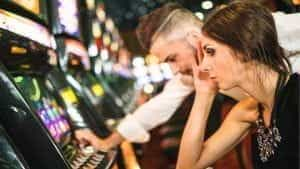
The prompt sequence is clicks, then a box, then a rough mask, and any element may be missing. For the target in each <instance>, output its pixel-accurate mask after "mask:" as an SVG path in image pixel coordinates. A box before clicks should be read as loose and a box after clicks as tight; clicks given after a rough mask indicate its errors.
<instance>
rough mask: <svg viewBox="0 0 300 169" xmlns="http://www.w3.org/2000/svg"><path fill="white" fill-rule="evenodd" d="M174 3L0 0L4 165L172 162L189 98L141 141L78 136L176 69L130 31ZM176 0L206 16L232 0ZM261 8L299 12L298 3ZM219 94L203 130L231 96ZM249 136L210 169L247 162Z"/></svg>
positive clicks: (285, 0)
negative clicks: (105, 142) (98, 143)
mask: <svg viewBox="0 0 300 169" xmlns="http://www.w3.org/2000/svg"><path fill="white" fill-rule="evenodd" d="M171 1H172V2H174V0H0V169H54V168H56V169H174V168H175V166H176V160H177V156H178V150H179V144H180V138H181V135H182V132H183V129H184V126H185V123H186V121H187V118H188V113H189V111H190V109H191V106H192V100H193V97H194V96H193V95H190V96H188V97H187V98H186V99H185V101H184V102H183V104H182V106H181V107H179V108H178V109H177V110H176V112H175V114H174V115H173V116H172V118H171V119H170V120H168V121H167V122H166V123H164V124H162V125H160V126H158V127H156V128H154V129H153V130H151V132H150V134H151V139H150V140H149V141H148V142H146V143H134V142H130V141H123V142H122V144H120V145H119V146H116V147H114V148H111V149H109V150H105V151H104V150H103V151H102V150H101V149H98V148H96V147H94V146H93V145H92V144H89V143H88V142H87V141H82V140H80V139H78V138H77V135H78V133H79V132H81V131H83V132H82V133H81V134H83V135H85V134H86V135H89V134H90V135H93V136H96V137H99V138H101V139H105V138H106V137H109V135H110V134H111V133H112V132H113V131H115V129H116V127H117V126H118V124H119V123H120V122H121V121H122V119H123V118H124V117H125V116H127V115H128V114H131V113H133V112H134V111H135V110H136V109H137V108H139V106H141V105H142V104H143V103H145V102H147V101H148V100H149V99H151V98H152V97H154V96H156V95H157V94H159V93H160V92H161V91H162V89H163V87H164V85H165V84H166V82H168V81H169V80H170V79H171V78H172V77H173V76H174V74H173V73H172V70H171V67H170V66H169V65H168V63H160V61H159V59H158V58H157V57H156V56H154V55H151V54H149V53H148V51H145V50H144V49H142V47H141V46H140V45H139V43H138V40H137V38H136V35H135V29H136V27H137V24H138V21H139V18H140V17H141V16H143V15H145V14H147V13H149V12H151V11H152V10H154V9H156V8H158V7H160V6H162V5H163V4H165V3H167V2H171ZM177 2H178V3H180V4H181V5H183V6H184V7H186V8H188V9H189V10H191V11H192V12H193V13H194V14H195V15H196V16H197V17H198V18H199V19H200V20H203V19H205V17H206V16H207V15H208V14H209V13H210V12H211V11H212V10H213V9H214V8H216V7H218V6H220V5H222V4H226V3H228V2H229V0H177ZM265 5H266V6H268V7H269V8H270V9H271V10H273V11H283V12H286V13H296V12H299V11H300V8H299V7H300V1H297V0H274V1H273V0H266V2H265ZM299 23H300V22H299ZM299 31H300V30H299ZM299 34H300V32H299ZM299 51H300V50H299ZM299 58H300V57H299ZM293 61H294V62H297V61H298V63H299V64H297V65H299V66H298V67H300V59H297V58H293ZM297 70H298V71H300V69H299V68H298V69H297ZM222 101H223V103H224V104H223V105H222V106H220V109H219V111H218V112H219V113H218V114H216V115H214V116H213V117H210V118H211V119H210V121H211V122H209V127H208V131H207V135H210V134H211V133H213V132H214V131H215V130H216V129H217V128H218V126H219V124H220V122H221V121H222V120H223V119H224V117H225V116H226V113H227V112H228V111H229V110H230V109H231V108H232V106H233V105H234V104H235V103H236V102H235V101H234V100H233V99H230V98H224V99H223V100H222ZM158 106H159V105H158ZM150 113H154V112H150ZM78 131H79V132H78ZM91 133H92V134H91ZM249 140H250V138H249V139H245V141H244V142H242V143H241V144H240V145H238V146H237V148H235V149H234V150H232V152H230V153H229V154H228V155H226V156H225V157H223V158H222V159H221V160H218V161H217V162H216V163H215V164H214V165H213V166H212V168H214V169H221V168H222V169H229V168H230V169H251V163H250V161H249V158H250V157H249V154H250V153H251V152H250V148H249Z"/></svg>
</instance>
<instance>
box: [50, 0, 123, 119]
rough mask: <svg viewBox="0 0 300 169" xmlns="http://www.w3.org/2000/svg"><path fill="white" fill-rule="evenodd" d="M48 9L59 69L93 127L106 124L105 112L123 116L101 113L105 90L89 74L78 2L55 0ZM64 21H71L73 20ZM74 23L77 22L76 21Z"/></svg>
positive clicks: (104, 105)
mask: <svg viewBox="0 0 300 169" xmlns="http://www.w3.org/2000/svg"><path fill="white" fill-rule="evenodd" d="M51 5H52V8H51V9H52V17H51V19H52V23H54V24H53V25H52V27H53V32H55V33H56V41H57V45H58V50H57V52H58V54H59V67H60V69H61V70H62V71H63V72H64V75H65V76H66V79H67V80H68V82H69V84H70V85H71V86H72V88H73V89H74V90H75V91H76V94H77V95H79V96H81V97H82V98H84V99H82V100H83V101H84V102H85V104H86V105H88V107H89V108H90V110H91V112H92V113H91V115H92V116H93V117H94V119H96V123H98V124H99V123H105V121H106V118H105V114H104V113H105V112H106V114H108V115H112V116H113V118H118V116H120V114H122V113H123V112H121V109H120V110H119V112H121V113H108V111H103V108H104V107H107V106H106V104H104V102H103V96H104V95H105V90H104V88H103V86H102V84H101V83H99V82H98V81H97V79H96V78H95V77H94V75H93V74H92V73H91V71H90V68H91V65H90V58H89V55H88V51H87V50H86V48H85V47H84V45H83V42H82V41H81V39H82V37H81V34H80V32H81V30H80V27H79V10H78V9H79V8H78V2H77V1H76V0H71V1H68V2H67V1H62V0H55V1H52V3H51ZM64 6H68V7H67V8H68V10H61V9H62V8H63V7H64ZM69 8H70V9H69ZM54 16H58V17H57V18H56V17H54ZM66 18H72V20H70V19H66ZM75 19H77V20H76V21H75ZM113 109H116V107H113Z"/></svg>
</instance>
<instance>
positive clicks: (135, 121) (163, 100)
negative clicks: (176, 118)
mask: <svg viewBox="0 0 300 169" xmlns="http://www.w3.org/2000/svg"><path fill="white" fill-rule="evenodd" d="M180 79H181V75H176V76H175V77H174V78H173V79H172V80H170V81H169V82H168V83H167V84H166V86H165V88H164V90H163V91H162V92H161V93H160V94H158V95H157V96H155V97H153V98H152V99H150V100H149V101H148V102H146V103H145V104H143V105H142V106H140V107H139V108H138V109H137V110H136V111H135V112H133V113H132V114H129V115H127V116H126V117H125V118H124V119H123V120H122V121H121V122H120V124H119V125H118V127H117V131H118V132H119V133H120V134H121V135H122V136H123V137H124V138H126V139H127V140H128V141H131V142H137V143H143V142H147V141H149V139H150V134H149V132H148V131H149V130H151V129H152V128H155V127H157V126H158V125H160V124H162V123H164V122H166V121H167V120H169V119H170V118H171V116H172V115H173V114H174V113H175V111H176V109H177V108H178V107H179V106H180V105H181V103H182V102H183V100H184V99H185V98H186V97H187V96H188V95H189V94H190V93H191V92H192V91H193V90H194V89H193V87H191V86H187V85H184V84H183V83H182V82H181V80H180Z"/></svg>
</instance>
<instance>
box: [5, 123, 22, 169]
mask: <svg viewBox="0 0 300 169" xmlns="http://www.w3.org/2000/svg"><path fill="white" fill-rule="evenodd" d="M0 168H1V169H25V167H24V166H23V164H22V162H21V161H20V160H19V158H18V157H17V155H16V152H15V151H14V149H13V148H12V146H11V144H10V142H9V140H8V139H7V137H6V135H5V133H4V131H3V130H2V128H1V127H0Z"/></svg>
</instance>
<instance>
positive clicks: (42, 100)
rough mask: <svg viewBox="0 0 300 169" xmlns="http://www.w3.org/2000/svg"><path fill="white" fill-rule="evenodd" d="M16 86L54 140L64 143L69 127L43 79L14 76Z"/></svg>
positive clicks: (64, 115) (63, 112)
mask: <svg viewBox="0 0 300 169" xmlns="http://www.w3.org/2000/svg"><path fill="white" fill-rule="evenodd" d="M14 81H15V82H16V84H17V86H18V87H19V88H20V89H21V90H22V93H24V94H25V97H27V100H28V101H29V103H30V105H31V107H32V108H33V109H34V111H35V112H36V114H37V115H38V117H39V118H40V119H41V121H42V123H43V124H44V126H45V127H46V128H47V129H48V131H49V133H50V134H51V136H52V137H53V138H54V140H55V141H56V142H57V143H58V144H60V145H64V144H65V143H67V142H68V140H69V139H70V133H71V128H70V125H69V122H68V120H67V116H66V113H65V111H64V110H63V109H62V108H61V107H60V106H59V105H58V104H57V102H56V100H55V99H54V97H53V96H51V95H50V94H49V92H48V91H47V89H46V86H45V85H44V84H45V83H44V81H43V79H42V78H39V77H31V76H16V77H15V78H14Z"/></svg>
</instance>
